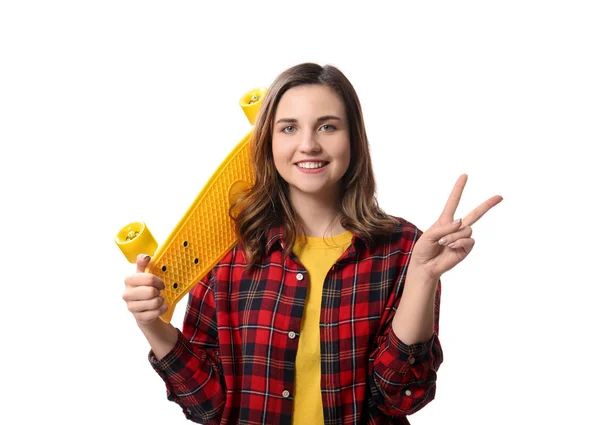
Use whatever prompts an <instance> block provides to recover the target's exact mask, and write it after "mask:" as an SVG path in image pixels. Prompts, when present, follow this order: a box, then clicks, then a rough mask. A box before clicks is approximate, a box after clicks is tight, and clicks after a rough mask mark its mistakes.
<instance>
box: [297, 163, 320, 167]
mask: <svg viewBox="0 0 600 425" xmlns="http://www.w3.org/2000/svg"><path fill="white" fill-rule="evenodd" d="M323 165H325V163H324V162H300V163H298V167H300V168H321V167H322V166H323Z"/></svg>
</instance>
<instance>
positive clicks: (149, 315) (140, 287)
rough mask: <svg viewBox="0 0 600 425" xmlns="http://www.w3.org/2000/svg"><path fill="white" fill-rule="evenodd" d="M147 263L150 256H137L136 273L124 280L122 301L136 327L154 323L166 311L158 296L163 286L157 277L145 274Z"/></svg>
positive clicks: (163, 301) (162, 300) (165, 306)
mask: <svg viewBox="0 0 600 425" xmlns="http://www.w3.org/2000/svg"><path fill="white" fill-rule="evenodd" d="M149 262H150V256H148V255H144V254H140V255H138V256H137V261H136V268H137V269H136V272H135V273H134V274H131V275H129V276H127V277H126V278H125V292H124V293H123V300H124V301H125V302H126V303H127V308H128V309H129V311H130V312H131V313H132V314H133V317H135V320H136V322H137V323H138V325H147V324H149V323H152V322H154V321H155V320H156V319H158V317H159V316H161V315H163V314H164V313H166V311H167V309H168V306H167V304H166V303H165V300H164V299H163V298H162V297H161V296H160V291H161V290H163V289H165V284H164V283H163V281H162V280H161V279H159V278H158V277H156V276H154V275H153V274H151V273H146V272H145V270H146V266H147V265H148V263H149Z"/></svg>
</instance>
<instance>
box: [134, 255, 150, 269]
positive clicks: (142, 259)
mask: <svg viewBox="0 0 600 425" xmlns="http://www.w3.org/2000/svg"><path fill="white" fill-rule="evenodd" d="M149 262H150V256H149V255H146V254H139V255H138V256H137V259H136V261H135V265H136V267H137V270H136V272H137V273H144V272H145V271H146V267H148V263H149Z"/></svg>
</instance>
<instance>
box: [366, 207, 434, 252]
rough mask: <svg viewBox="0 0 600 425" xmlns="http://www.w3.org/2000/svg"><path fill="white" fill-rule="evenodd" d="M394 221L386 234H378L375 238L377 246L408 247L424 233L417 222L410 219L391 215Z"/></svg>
mask: <svg viewBox="0 0 600 425" xmlns="http://www.w3.org/2000/svg"><path fill="white" fill-rule="evenodd" d="M389 217H391V218H392V219H393V221H394V225H393V226H392V227H391V230H390V231H389V232H387V233H386V234H381V235H378V236H377V237H376V238H375V241H376V242H375V245H376V246H380V247H383V246H387V247H388V249H389V246H390V245H391V246H392V247H399V246H401V247H403V248H408V247H409V246H411V245H412V244H414V243H415V242H416V241H417V239H419V237H420V236H421V235H422V234H423V232H422V231H421V229H419V228H418V227H417V226H416V225H415V224H413V223H412V222H410V221H408V220H407V219H405V218H404V217H400V216H394V215H389Z"/></svg>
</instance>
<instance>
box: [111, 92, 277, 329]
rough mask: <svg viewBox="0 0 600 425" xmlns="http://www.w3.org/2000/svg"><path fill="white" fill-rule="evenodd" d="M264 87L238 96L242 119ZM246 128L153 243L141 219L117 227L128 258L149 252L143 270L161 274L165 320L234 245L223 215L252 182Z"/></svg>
mask: <svg viewBox="0 0 600 425" xmlns="http://www.w3.org/2000/svg"><path fill="white" fill-rule="evenodd" d="M266 90H267V89H266V88H262V87H261V88H255V89H252V90H250V91H248V92H247V93H245V94H244V95H243V96H242V98H241V99H240V106H241V107H242V110H243V111H244V113H245V115H246V117H247V118H248V121H249V122H250V124H251V125H254V120H255V119H256V115H257V114H258V110H259V109H260V105H261V102H262V98H263V96H264V94H265V93H266ZM251 134H252V130H251V131H250V132H248V134H246V136H245V137H244V138H242V140H241V141H240V142H239V143H238V144H237V145H236V146H235V147H234V148H233V150H232V151H231V152H230V153H229V155H228V156H227V157H226V158H225V160H223V162H222V163H221V165H219V167H218V168H217V170H216V171H215V172H214V173H213V175H212V176H211V178H210V179H209V180H208V182H207V183H206V184H205V185H204V187H203V188H202V190H201V191H200V193H199V194H198V196H197V197H196V199H195V200H194V202H193V203H192V205H191V206H190V207H189V208H188V210H187V212H186V213H185V214H184V216H183V217H182V218H181V220H180V221H179V222H178V223H177V225H176V226H175V228H174V229H173V230H172V231H171V233H170V234H169V236H168V237H167V240H166V241H165V242H164V243H163V244H162V245H161V246H160V247H159V246H158V243H157V242H156V240H155V239H154V237H153V236H152V233H151V232H150V230H149V229H148V227H147V226H146V224H145V223H144V222H133V223H130V224H128V225H127V226H125V227H123V228H122V229H121V230H120V231H119V232H118V234H117V236H116V238H115V243H116V244H117V246H118V247H119V248H120V249H121V251H122V252H123V254H124V255H125V257H126V258H127V260H128V261H129V262H130V263H135V262H136V257H137V255H138V254H148V255H150V256H151V257H152V259H151V260H150V263H149V264H148V267H147V268H146V272H147V273H152V274H154V275H156V276H158V277H159V278H161V279H162V280H163V282H164V284H165V289H163V290H162V291H161V294H160V295H161V296H162V297H163V298H164V299H165V303H167V306H168V310H167V311H166V312H165V313H164V314H163V315H162V316H160V318H161V319H162V320H163V321H164V322H166V323H169V322H170V321H171V319H172V317H173V312H174V310H175V306H176V304H177V303H178V302H179V301H180V300H181V299H182V298H183V297H184V296H185V295H186V294H187V293H188V292H189V291H190V290H191V289H192V288H193V287H194V285H196V284H197V283H198V282H199V281H200V280H201V279H202V278H203V277H205V276H206V275H207V274H208V272H209V271H210V270H211V269H212V268H213V267H214V266H215V265H216V264H217V263H218V262H219V261H221V260H222V259H223V257H224V256H225V255H226V254H227V253H228V252H229V251H230V250H231V249H232V248H233V247H234V246H235V244H236V243H237V237H236V234H235V231H234V223H233V220H232V219H231V217H230V216H229V208H230V206H231V203H232V202H233V201H234V200H235V199H236V197H237V196H239V195H241V194H242V193H243V192H244V191H245V190H247V189H249V188H250V187H251V186H252V184H253V183H254V175H253V170H252V167H251V162H250V143H249V140H250V136H251Z"/></svg>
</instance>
